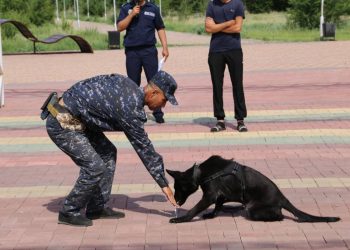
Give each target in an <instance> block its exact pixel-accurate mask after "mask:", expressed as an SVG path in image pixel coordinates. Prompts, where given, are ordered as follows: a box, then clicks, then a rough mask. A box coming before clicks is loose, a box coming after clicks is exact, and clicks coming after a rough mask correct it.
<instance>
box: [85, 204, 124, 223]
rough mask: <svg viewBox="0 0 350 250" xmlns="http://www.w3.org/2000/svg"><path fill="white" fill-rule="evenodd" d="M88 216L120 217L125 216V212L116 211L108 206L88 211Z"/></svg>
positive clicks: (99, 217)
mask: <svg viewBox="0 0 350 250" xmlns="http://www.w3.org/2000/svg"><path fill="white" fill-rule="evenodd" d="M86 217H87V218H89V219H90V220H96V219H120V218H124V217H125V214H124V213H123V212H118V211H114V210H113V209H111V208H109V207H106V208H103V209H100V210H97V211H91V212H90V211H88V212H86Z"/></svg>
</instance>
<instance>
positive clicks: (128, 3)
mask: <svg viewBox="0 0 350 250" xmlns="http://www.w3.org/2000/svg"><path fill="white" fill-rule="evenodd" d="M127 5H131V3H130V2H127V3H124V4H122V7H126V6H127Z"/></svg>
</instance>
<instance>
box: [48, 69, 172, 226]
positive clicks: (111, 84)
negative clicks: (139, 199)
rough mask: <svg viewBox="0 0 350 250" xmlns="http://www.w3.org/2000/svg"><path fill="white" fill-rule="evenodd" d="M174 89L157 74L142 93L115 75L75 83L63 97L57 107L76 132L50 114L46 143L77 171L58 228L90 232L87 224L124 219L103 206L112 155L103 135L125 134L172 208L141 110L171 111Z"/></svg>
mask: <svg viewBox="0 0 350 250" xmlns="http://www.w3.org/2000/svg"><path fill="white" fill-rule="evenodd" d="M176 88H177V84H176V82H175V80H174V78H173V77H172V76H170V75H169V74H168V73H166V72H164V71H159V72H158V73H157V74H156V75H155V76H154V77H153V78H152V80H151V81H150V82H149V84H148V85H146V86H145V87H143V88H142V87H139V86H137V84H135V83H134V82H133V81H132V80H131V79H130V78H127V77H125V76H122V75H118V74H115V75H100V76H96V77H93V78H90V79H86V80H83V81H80V82H78V83H76V84H75V85H73V86H72V87H71V88H70V89H68V90H67V91H65V92H64V93H63V96H62V98H61V99H60V101H59V102H58V103H57V104H58V105H59V106H60V107H64V108H65V109H66V110H67V111H68V112H69V113H68V114H69V115H71V116H72V117H74V121H75V125H76V121H79V122H80V123H81V124H80V125H81V126H71V127H69V126H68V127H67V126H66V125H64V123H62V121H61V120H60V119H57V117H58V116H56V114H54V113H53V112H52V113H51V111H50V113H51V114H50V115H49V116H48V117H47V122H46V128H47V132H48V134H49V136H50V138H51V139H52V141H53V142H54V143H55V144H56V145H57V146H58V147H59V148H60V149H61V150H62V151H63V152H65V153H66V154H67V155H69V156H70V157H71V158H72V160H73V161H74V162H75V163H76V164H77V165H78V166H79V167H80V174H79V177H78V179H77V181H76V183H75V185H74V188H73V189H72V191H71V192H70V193H69V195H68V196H67V197H66V199H65V201H64V204H63V207H62V209H61V211H60V212H59V218H58V220H59V223H62V224H69V225H75V226H91V225H92V220H93V219H97V218H121V217H124V214H123V213H122V212H117V211H114V210H112V209H111V208H109V207H107V206H106V203H107V202H108V200H109V197H110V194H111V188H112V183H113V177H114V172H115V167H116V156H117V149H116V147H115V146H114V145H113V143H112V142H110V141H109V140H108V139H107V137H106V136H105V135H104V133H103V132H104V131H123V132H124V133H125V135H126V137H127V138H128V139H129V141H130V143H131V145H132V146H133V147H134V149H135V151H136V152H137V154H138V156H139V157H140V159H141V161H142V162H143V164H144V165H145V167H146V169H147V170H148V171H149V173H150V174H151V176H152V177H153V178H154V180H155V181H156V182H157V184H158V185H159V186H160V187H161V188H162V191H163V192H164V193H165V195H166V196H167V198H168V200H169V201H170V202H171V203H172V204H173V205H174V206H176V202H175V199H174V196H173V192H172V190H171V189H170V188H169V186H168V181H167V179H166V178H165V175H164V164H163V159H162V156H161V155H159V154H158V153H157V152H156V151H155V149H154V147H153V145H152V142H151V141H150V139H149V138H148V135H147V133H146V132H145V130H144V123H145V122H146V120H147V118H146V113H145V111H144V105H147V106H148V107H149V109H150V110H154V109H157V108H160V107H164V106H165V104H166V101H169V102H170V103H171V104H173V105H177V101H176V99H175V97H174V93H175V90H176ZM57 104H55V105H57ZM54 116H55V117H56V118H55V117H54ZM68 123H69V122H68ZM62 127H64V128H62ZM82 209H86V217H85V216H83V215H82V214H81V210H82Z"/></svg>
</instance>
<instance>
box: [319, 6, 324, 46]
mask: <svg viewBox="0 0 350 250" xmlns="http://www.w3.org/2000/svg"><path fill="white" fill-rule="evenodd" d="M323 5H324V0H321V17H320V38H321V39H322V38H323V23H324V17H323Z"/></svg>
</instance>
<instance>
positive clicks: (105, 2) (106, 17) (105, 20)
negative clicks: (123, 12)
mask: <svg viewBox="0 0 350 250" xmlns="http://www.w3.org/2000/svg"><path fill="white" fill-rule="evenodd" d="M105 21H107V4H106V0H105Z"/></svg>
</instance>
